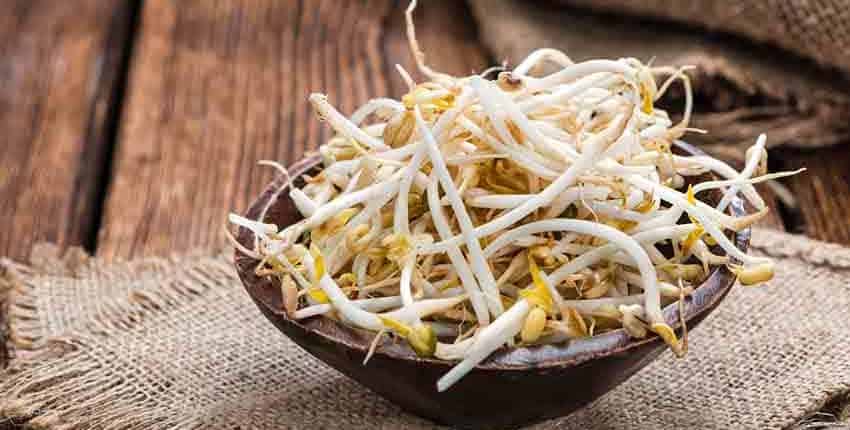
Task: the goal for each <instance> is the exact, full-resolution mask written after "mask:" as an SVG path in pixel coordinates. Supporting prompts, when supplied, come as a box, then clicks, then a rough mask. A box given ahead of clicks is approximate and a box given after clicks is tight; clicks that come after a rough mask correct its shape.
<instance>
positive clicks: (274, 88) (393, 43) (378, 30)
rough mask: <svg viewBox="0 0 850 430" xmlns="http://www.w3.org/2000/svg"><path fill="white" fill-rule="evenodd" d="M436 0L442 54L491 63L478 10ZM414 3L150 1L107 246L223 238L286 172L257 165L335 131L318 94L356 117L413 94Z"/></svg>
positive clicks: (436, 57) (457, 67)
mask: <svg viewBox="0 0 850 430" xmlns="http://www.w3.org/2000/svg"><path fill="white" fill-rule="evenodd" d="M423 3H424V4H423V5H422V6H423V9H424V10H423V11H422V12H423V13H420V14H418V16H419V17H421V19H420V20H419V21H418V28H419V31H420V34H422V35H423V40H422V42H423V45H424V46H423V47H424V49H426V50H427V51H429V52H431V56H430V57H429V58H431V59H432V60H433V61H432V63H433V64H435V65H437V66H439V67H441V68H443V69H444V70H446V71H448V72H452V73H468V72H469V70H470V69H471V68H479V69H480V68H481V67H483V66H484V65H485V64H484V58H485V57H484V55H483V51H482V50H480V48H478V47H477V45H476V44H474V43H473V42H472V41H473V40H474V32H472V30H471V28H472V27H470V25H471V24H470V23H471V20H470V19H469V15H468V13H467V12H466V11H465V10H464V9H463V8H464V7H465V5H464V4H463V3H462V2H453V1H449V0H444V1H428V2H423ZM402 7H404V5H403V4H398V5H394V4H393V3H392V2H391V1H388V0H377V1H369V2H338V1H331V0H322V1H301V2H296V1H276V0H246V1H234V2H173V1H165V0H150V1H147V2H145V5H144V9H143V12H142V20H141V26H140V29H139V37H138V43H137V46H136V48H135V51H134V58H133V62H132V72H131V75H130V80H129V84H128V92H129V95H128V98H127V104H126V107H125V115H124V118H123V121H122V129H121V131H120V134H119V142H118V149H117V155H116V164H115V175H114V181H113V183H112V184H111V187H110V192H109V196H108V200H107V203H106V211H105V214H104V219H103V227H102V230H101V232H100V236H99V242H98V254H99V255H102V256H105V257H129V256H133V255H140V254H162V253H168V252H171V251H179V250H185V249H188V248H192V247H199V246H204V247H208V246H213V245H215V244H219V243H222V235H221V226H222V225H223V223H224V219H225V216H226V214H227V212H228V211H231V210H236V211H241V210H243V209H244V208H246V207H247V206H248V204H249V202H250V201H251V199H253V198H254V197H255V196H256V195H257V194H258V193H259V191H260V190H261V189H262V187H263V186H264V185H265V184H266V183H267V182H268V181H269V180H270V179H271V178H272V175H273V172H272V171H270V170H269V169H267V168H260V167H257V166H256V164H255V163H256V161H257V160H260V159H275V160H280V161H283V162H285V163H289V162H292V161H294V160H296V159H298V158H300V157H301V156H302V154H303V153H304V152H305V151H306V150H308V149H311V148H315V147H316V146H317V145H318V144H319V143H320V142H321V141H322V140H324V139H326V138H327V137H328V130H327V127H326V126H324V125H322V124H320V123H319V122H318V121H317V120H316V119H315V118H314V115H313V113H312V111H311V109H310V106H309V104H308V103H307V102H306V97H307V96H308V94H309V93H310V92H312V91H320V92H325V93H327V94H328V96H329V98H330V100H331V102H332V103H334V104H335V105H336V106H339V107H340V109H341V110H342V111H343V112H346V113H350V112H352V111H353V109H354V108H355V107H356V106H357V105H359V104H360V103H362V102H364V101H366V100H367V99H368V98H370V97H375V96H382V95H387V94H389V93H394V95H396V96H398V95H399V91H400V88H401V87H400V85H399V84H398V82H397V81H395V80H394V79H396V78H395V77H393V76H394V75H395V71H394V70H393V69H392V67H391V66H392V64H394V63H396V62H398V63H401V64H403V65H404V66H405V67H406V68H407V69H408V70H410V71H413V69H414V68H413V67H412V65H411V63H412V62H411V58H410V56H409V54H408V53H407V51H406V47H405V46H406V42H404V35H403V23H402V22H401V15H400V10H401V8H402ZM461 20H464V21H461ZM456 28H460V29H463V31H462V32H460V33H459V32H458V31H456V30H455V29H456ZM425 35H427V37H426V36H425ZM456 39H460V40H462V43H461V44H460V45H459V46H460V48H457V49H456V45H455V44H454V40H456ZM403 47H404V48H403ZM402 48H403V49H402ZM458 49H459V50H458ZM441 51H442V52H441ZM458 53H462V54H463V55H457V54H458Z"/></svg>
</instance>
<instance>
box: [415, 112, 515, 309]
mask: <svg viewBox="0 0 850 430" xmlns="http://www.w3.org/2000/svg"><path fill="white" fill-rule="evenodd" d="M415 116H416V125H417V128H418V129H419V133H420V135H421V136H422V139H423V140H424V141H425V144H426V146H427V148H428V155H429V157H430V159H431V164H432V165H433V171H434V172H436V174H437V178H438V179H439V180H440V183H441V184H442V186H443V191H445V193H446V197H448V199H449V202H450V203H451V207H452V210H453V211H454V213H455V217H456V218H457V220H458V224H459V225H460V229H461V237H462V238H463V240H464V242H466V247H467V250H468V251H469V256H470V261H471V263H472V270H473V273H475V277H476V278H477V279H478V282H479V285H480V286H481V289H482V291H483V292H484V297H485V298H486V299H487V307H488V308H489V309H490V312H491V313H492V314H493V316H498V315H500V314H501V313H502V312H503V310H504V309H503V306H502V301H501V300H500V299H499V289H498V288H497V287H496V280H495V279H494V278H493V273H492V272H491V271H490V266H489V265H488V264H487V261H486V260H485V259H484V256H483V255H482V254H481V244H479V243H478V239H477V238H476V237H474V236H473V235H472V231H473V230H474V228H475V227H474V226H473V224H472V220H471V219H470V218H469V213H467V211H466V207H465V205H464V204H463V200H461V198H460V195H459V194H458V191H457V188H456V187H455V184H454V181H453V180H452V177H451V175H450V174H449V170H448V168H447V167H446V162H445V160H444V159H443V156H442V155H441V154H440V149H439V148H438V147H437V142H436V140H434V135H433V134H432V133H431V130H429V129H428V126H427V125H426V124H425V120H423V119H422V113H421V112H420V111H419V107H418V106H417V107H416V109H415Z"/></svg>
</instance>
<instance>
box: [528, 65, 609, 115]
mask: <svg viewBox="0 0 850 430" xmlns="http://www.w3.org/2000/svg"><path fill="white" fill-rule="evenodd" d="M610 77H611V75H609V74H607V73H599V74H594V75H590V76H585V77H583V78H581V79H579V80H577V81H576V82H573V83H572V84H569V85H565V86H564V87H563V88H561V89H559V90H558V91H556V92H554V93H551V94H544V95H539V96H534V97H531V98H529V99H527V100H523V101H521V102H520V103H519V108H520V110H521V111H523V112H525V113H529V112H533V111H534V110H536V109H538V108H540V107H541V106H551V105H553V104H560V103H564V102H565V101H567V100H569V99H571V98H573V97H575V96H577V95H579V94H581V93H583V92H585V91H587V90H589V89H591V88H593V87H596V86H597V85H600V84H603V83H604V81H606V80H608V79H610Z"/></svg>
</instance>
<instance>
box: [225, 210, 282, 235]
mask: <svg viewBox="0 0 850 430" xmlns="http://www.w3.org/2000/svg"><path fill="white" fill-rule="evenodd" d="M228 220H229V221H230V222H231V223H233V224H236V225H238V226H240V227H244V228H246V229H248V230H250V231H251V233H254V236H255V237H258V238H260V239H264V240H269V235H270V234H274V233H277V226H276V225H274V224H266V223H262V222H259V221H254V220H252V219H248V218H245V217H243V216H240V215H236V214H234V213H232V214H230V215H228Z"/></svg>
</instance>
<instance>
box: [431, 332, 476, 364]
mask: <svg viewBox="0 0 850 430" xmlns="http://www.w3.org/2000/svg"><path fill="white" fill-rule="evenodd" d="M474 343H475V338H472V337H470V338H468V339H464V340H462V341H460V342H455V343H442V342H439V343H437V350H436V351H435V352H434V356H435V357H437V358H439V359H442V360H461V359H463V357H465V356H466V353H467V351H469V348H470V347H471V346H472V344H474Z"/></svg>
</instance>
